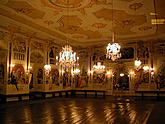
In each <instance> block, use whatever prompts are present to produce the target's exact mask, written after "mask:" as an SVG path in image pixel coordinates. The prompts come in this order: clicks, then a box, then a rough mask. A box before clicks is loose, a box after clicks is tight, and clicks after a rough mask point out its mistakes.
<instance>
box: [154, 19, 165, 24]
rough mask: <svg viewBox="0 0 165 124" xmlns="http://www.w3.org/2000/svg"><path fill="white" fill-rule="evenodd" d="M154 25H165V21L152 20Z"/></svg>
mask: <svg viewBox="0 0 165 124" xmlns="http://www.w3.org/2000/svg"><path fill="white" fill-rule="evenodd" d="M151 24H152V25H161V24H165V19H151Z"/></svg>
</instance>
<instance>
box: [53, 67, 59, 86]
mask: <svg viewBox="0 0 165 124" xmlns="http://www.w3.org/2000/svg"><path fill="white" fill-rule="evenodd" d="M51 77H52V84H56V85H57V86H59V71H58V69H57V68H55V69H52V70H51Z"/></svg>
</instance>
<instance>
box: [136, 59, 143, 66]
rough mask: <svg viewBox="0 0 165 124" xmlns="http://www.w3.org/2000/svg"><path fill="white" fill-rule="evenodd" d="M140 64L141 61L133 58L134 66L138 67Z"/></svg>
mask: <svg viewBox="0 0 165 124" xmlns="http://www.w3.org/2000/svg"><path fill="white" fill-rule="evenodd" d="M141 64H142V62H141V61H140V60H138V59H137V60H135V66H136V67H137V68H138V67H140V65H141Z"/></svg>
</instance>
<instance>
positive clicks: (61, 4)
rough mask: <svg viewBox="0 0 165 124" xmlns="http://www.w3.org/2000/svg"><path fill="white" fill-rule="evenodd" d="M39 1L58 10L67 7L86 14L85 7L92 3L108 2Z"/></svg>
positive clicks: (100, 0) (106, 1)
mask: <svg viewBox="0 0 165 124" xmlns="http://www.w3.org/2000/svg"><path fill="white" fill-rule="evenodd" d="M41 2H42V3H43V4H44V5H45V6H47V7H50V8H54V9H55V10H56V11H59V12H61V11H64V10H66V9H67V8H69V10H71V11H79V12H81V13H82V14H86V12H85V8H90V7H92V6H93V5H101V4H103V5H107V4H110V3H109V2H108V0H69V4H68V3H67V0H41Z"/></svg>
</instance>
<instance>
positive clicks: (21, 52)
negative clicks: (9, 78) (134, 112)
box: [13, 37, 26, 60]
mask: <svg viewBox="0 0 165 124" xmlns="http://www.w3.org/2000/svg"><path fill="white" fill-rule="evenodd" d="M25 54H26V41H25V39H23V38H22V37H16V38H15V39H14V41H13V58H14V59H15V60H25Z"/></svg>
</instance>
